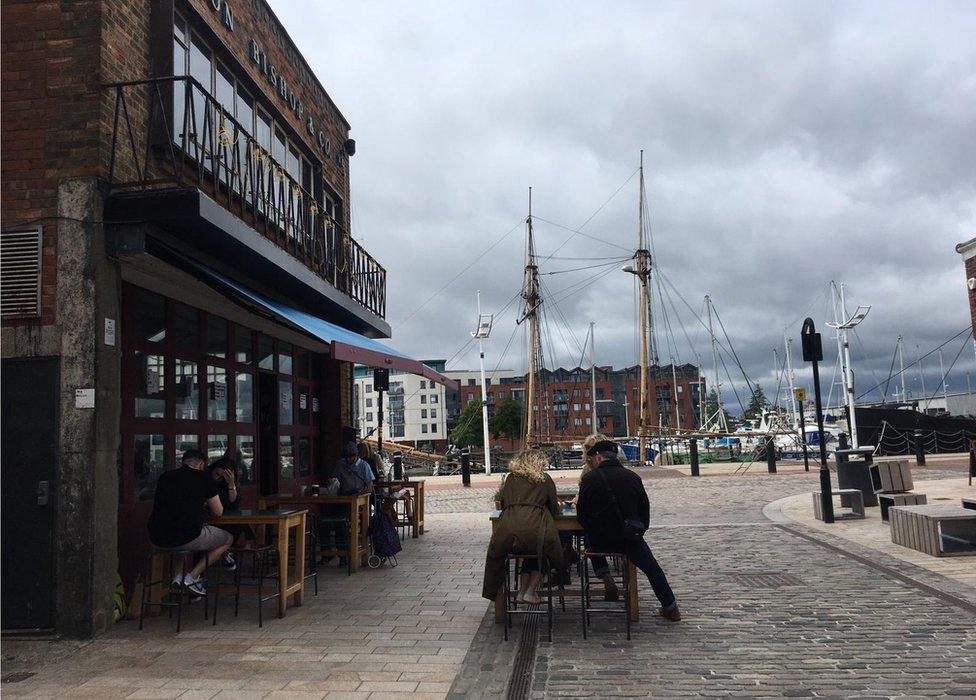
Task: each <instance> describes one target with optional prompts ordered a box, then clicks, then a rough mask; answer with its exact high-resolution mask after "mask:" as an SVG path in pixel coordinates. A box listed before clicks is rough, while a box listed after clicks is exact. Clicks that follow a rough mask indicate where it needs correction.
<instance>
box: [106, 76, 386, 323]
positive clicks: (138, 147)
mask: <svg viewBox="0 0 976 700" xmlns="http://www.w3.org/2000/svg"><path fill="white" fill-rule="evenodd" d="M106 88H107V89H111V90H113V91H114V93H115V101H114V112H113V115H112V142H111V154H110V160H109V174H108V179H109V184H110V186H111V188H112V189H113V190H155V189H165V188H170V187H197V188H199V189H201V190H203V191H205V192H206V193H207V194H209V195H210V196H212V197H213V198H214V199H215V200H216V201H217V202H218V203H220V204H222V205H223V206H225V207H226V208H227V209H228V210H229V211H230V212H231V213H233V214H235V215H237V216H238V217H239V218H240V219H241V220H243V221H244V222H245V223H247V224H248V225H250V226H252V227H253V228H254V229H255V230H257V231H258V232H260V233H261V234H262V235H263V236H265V237H266V238H268V239H269V240H272V241H274V242H275V243H276V244H277V245H278V246H280V247H281V248H283V249H285V250H287V251H288V252H289V253H290V254H291V255H292V256H294V257H295V258H296V259H298V260H300V261H301V262H302V263H303V264H304V265H306V266H307V267H308V268H309V269H311V270H313V271H314V272H315V273H316V274H317V275H318V276H319V277H321V278H322V279H324V280H325V281H327V282H328V283H329V284H331V285H332V286H334V287H335V288H336V289H338V290H339V291H341V292H343V293H344V294H347V295H348V296H349V297H351V298H352V299H354V300H355V301H357V302H358V303H359V304H361V305H362V306H363V307H365V308H366V309H368V310H369V311H372V312H373V313H375V314H376V315H378V316H380V317H381V318H383V317H385V316H386V270H385V269H384V268H383V266H382V265H380V264H379V263H378V262H377V261H376V260H375V259H374V258H373V257H372V256H371V255H370V254H369V253H367V252H366V250H365V249H364V248H363V247H362V246H361V245H359V243H357V242H356V241H355V240H353V238H352V237H351V236H350V235H348V233H347V232H346V231H344V230H343V227H342V226H340V225H339V223H338V222H337V221H335V219H333V218H332V216H331V213H330V212H328V211H326V207H325V206H324V202H325V198H324V197H323V196H322V193H321V192H319V194H318V196H316V194H315V192H314V190H316V189H317V188H316V187H315V186H314V184H311V183H310V182H307V183H305V184H307V185H308V186H310V187H311V188H312V190H313V191H312V192H310V191H309V189H308V187H303V186H302V185H303V183H301V182H299V181H298V180H297V179H296V178H295V177H294V176H293V175H292V174H291V173H289V172H288V171H287V170H286V169H285V168H284V167H283V166H282V165H281V163H279V162H278V161H277V160H275V159H274V158H272V157H271V154H270V153H269V152H268V150H267V149H266V148H264V147H263V146H262V145H261V144H259V143H258V141H257V140H256V139H255V138H254V136H252V135H251V133H250V132H249V131H248V130H247V129H245V128H244V127H243V126H242V125H241V124H240V123H239V122H238V121H237V120H236V119H235V118H234V117H233V116H232V115H230V114H229V113H228V112H227V111H226V110H225V109H224V108H223V106H222V105H221V104H220V103H219V102H218V101H217V100H216V99H214V98H213V96H211V95H210V94H209V93H208V92H207V91H206V90H205V89H204V87H203V86H202V85H201V84H200V83H199V82H197V81H196V80H194V79H193V78H192V77H190V76H169V77H165V78H150V79H145V80H135V81H128V82H121V83H112V84H109V85H107V86H106ZM319 175H320V174H319ZM299 177H302V178H303V179H305V178H304V177H303V175H302V174H300V175H299ZM308 179H309V180H311V178H308Z"/></svg>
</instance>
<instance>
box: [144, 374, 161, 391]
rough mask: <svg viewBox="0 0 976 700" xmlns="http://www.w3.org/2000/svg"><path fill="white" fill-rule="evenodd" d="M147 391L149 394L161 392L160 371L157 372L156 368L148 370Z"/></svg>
mask: <svg viewBox="0 0 976 700" xmlns="http://www.w3.org/2000/svg"><path fill="white" fill-rule="evenodd" d="M146 393H147V394H158V393H159V372H157V371H156V370H154V369H147V370H146Z"/></svg>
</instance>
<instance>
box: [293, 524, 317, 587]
mask: <svg viewBox="0 0 976 700" xmlns="http://www.w3.org/2000/svg"><path fill="white" fill-rule="evenodd" d="M313 554H314V552H313ZM295 578H296V579H297V581H298V592H297V593H295V605H296V606H300V605H302V603H304V602H305V513H302V514H301V516H300V517H299V519H298V523H297V524H296V525H295Z"/></svg>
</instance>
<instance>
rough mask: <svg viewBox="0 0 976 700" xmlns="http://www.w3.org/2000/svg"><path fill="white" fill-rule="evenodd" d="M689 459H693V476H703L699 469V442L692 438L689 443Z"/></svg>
mask: <svg viewBox="0 0 976 700" xmlns="http://www.w3.org/2000/svg"><path fill="white" fill-rule="evenodd" d="M688 457H689V458H690V459H691V475H692V476H701V469H699V467H698V440H697V439H696V438H691V440H689V441H688Z"/></svg>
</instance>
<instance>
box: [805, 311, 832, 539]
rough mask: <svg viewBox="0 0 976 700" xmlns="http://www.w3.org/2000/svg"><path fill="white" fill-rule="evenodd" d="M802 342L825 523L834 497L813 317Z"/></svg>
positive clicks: (829, 518) (818, 343) (819, 351)
mask: <svg viewBox="0 0 976 700" xmlns="http://www.w3.org/2000/svg"><path fill="white" fill-rule="evenodd" d="M800 338H801V339H802V342H803V360H804V362H810V363H811V364H812V365H813V396H814V403H815V405H816V408H817V432H818V433H819V439H818V441H817V442H819V443H820V512H821V513H823V521H824V522H825V523H832V522H834V498H833V493H832V492H831V488H830V469H829V468H828V467H827V444H826V442H825V441H824V427H823V404H822V402H821V398H820V369H819V367H818V366H817V363H818V362H820V361H821V360H823V344H822V343H821V341H820V334H819V333H817V329H816V327H815V326H814V325H813V319H812V318H807V319H806V320H805V321H804V322H803V330H802V331H800Z"/></svg>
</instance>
